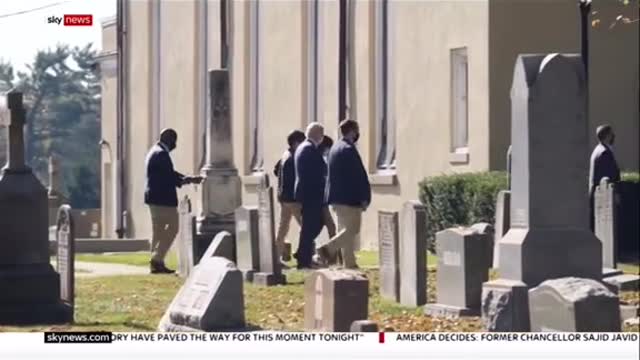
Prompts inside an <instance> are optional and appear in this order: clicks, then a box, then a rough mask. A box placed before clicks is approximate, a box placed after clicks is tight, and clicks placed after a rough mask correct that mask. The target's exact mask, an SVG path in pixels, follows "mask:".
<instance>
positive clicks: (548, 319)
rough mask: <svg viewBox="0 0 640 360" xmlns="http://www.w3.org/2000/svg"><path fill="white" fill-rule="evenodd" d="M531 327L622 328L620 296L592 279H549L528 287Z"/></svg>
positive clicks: (573, 330)
mask: <svg viewBox="0 0 640 360" xmlns="http://www.w3.org/2000/svg"><path fill="white" fill-rule="evenodd" d="M529 306H530V310H529V311H530V316H531V331H553V332H556V331H570V332H582V331H585V332H615V331H620V323H621V321H620V305H619V299H618V297H617V296H616V295H615V294H613V293H612V292H610V291H609V290H608V289H607V288H606V287H605V286H604V285H602V284H601V283H599V282H597V281H595V280H592V279H580V278H574V277H569V278H560V279H553V280H547V281H545V282H543V283H542V284H540V285H539V286H538V287H536V288H533V289H531V290H529Z"/></svg>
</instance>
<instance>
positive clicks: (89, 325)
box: [70, 321, 156, 332]
mask: <svg viewBox="0 0 640 360" xmlns="http://www.w3.org/2000/svg"><path fill="white" fill-rule="evenodd" d="M70 326H73V327H79V328H83V327H87V328H92V327H100V326H126V327H129V328H131V329H135V330H139V331H151V332H152V331H156V329H155V328H152V327H150V326H147V325H143V324H139V323H136V322H131V321H123V322H118V321H92V322H84V321H80V322H75V323H73V324H70Z"/></svg>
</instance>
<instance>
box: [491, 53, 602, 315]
mask: <svg viewBox="0 0 640 360" xmlns="http://www.w3.org/2000/svg"><path fill="white" fill-rule="evenodd" d="M511 121H512V124H511V146H512V154H511V158H512V166H511V204H510V205H511V209H510V222H511V226H510V229H509V231H508V232H507V233H506V234H505V236H504V237H503V238H502V239H501V240H500V242H499V247H500V252H499V257H500V259H499V265H500V267H499V276H500V278H501V279H505V280H512V281H513V283H514V284H519V283H524V284H525V285H526V286H527V287H535V286H537V285H539V284H540V283H542V282H543V281H545V280H549V279H554V278H562V277H569V276H574V277H580V278H590V279H596V280H600V279H601V276H602V246H601V244H600V241H599V240H598V239H597V238H596V237H595V235H594V234H593V233H592V232H591V231H590V230H589V226H588V224H589V199H588V194H587V192H586V191H585V189H587V188H588V173H589V171H588V168H589V164H588V157H587V156H585V154H588V153H589V148H588V146H589V134H588V121H587V88H586V82H585V75H584V66H583V63H582V60H581V58H580V56H577V55H561V54H550V55H544V54H543V55H519V56H518V58H517V60H516V65H515V69H514V76H513V86H512V88H511ZM485 286H487V287H488V288H489V289H490V288H492V287H494V284H492V282H488V283H487V284H486V285H485ZM513 290H514V291H516V290H518V288H514V289H513ZM486 293H487V294H488V293H489V292H486ZM511 298H512V299H514V301H517V300H518V299H520V300H521V297H517V296H512V297H511ZM484 301H489V299H484V300H483V302H484ZM513 306H514V307H517V308H518V312H519V311H526V309H527V308H528V307H527V304H525V303H523V302H522V303H518V304H514V305H513ZM485 308H487V309H491V307H489V306H486V307H485ZM487 316H489V317H491V316H492V314H487Z"/></svg>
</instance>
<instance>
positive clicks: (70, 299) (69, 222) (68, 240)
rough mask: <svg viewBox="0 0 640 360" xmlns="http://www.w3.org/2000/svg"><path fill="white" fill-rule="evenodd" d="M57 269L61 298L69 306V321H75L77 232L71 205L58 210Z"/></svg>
mask: <svg viewBox="0 0 640 360" xmlns="http://www.w3.org/2000/svg"><path fill="white" fill-rule="evenodd" d="M56 224H57V226H56V240H57V241H56V242H57V256H56V263H57V269H56V270H57V271H58V274H60V299H61V300H62V301H63V302H64V303H65V304H67V305H68V306H69V314H70V318H69V321H70V322H73V316H74V304H75V263H74V261H75V232H74V226H73V214H72V212H71V207H70V206H69V205H62V206H61V207H60V209H59V210H58V220H57V222H56Z"/></svg>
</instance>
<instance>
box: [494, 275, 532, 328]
mask: <svg viewBox="0 0 640 360" xmlns="http://www.w3.org/2000/svg"><path fill="white" fill-rule="evenodd" d="M528 290H529V288H528V287H527V285H526V284H525V283H523V282H521V281H514V280H506V279H497V280H494V281H490V282H486V283H484V285H483V286H482V322H483V324H484V326H485V329H487V331H493V332H527V331H529V329H530V324H529V293H528Z"/></svg>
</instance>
